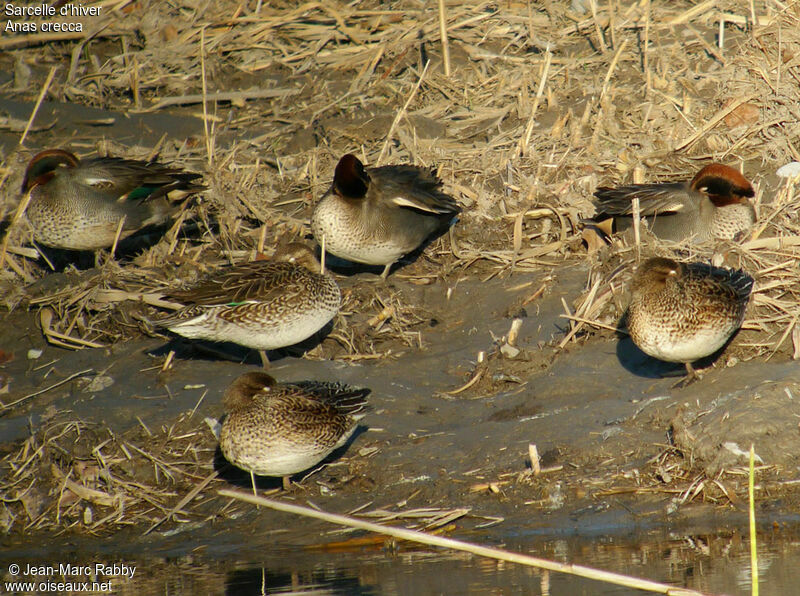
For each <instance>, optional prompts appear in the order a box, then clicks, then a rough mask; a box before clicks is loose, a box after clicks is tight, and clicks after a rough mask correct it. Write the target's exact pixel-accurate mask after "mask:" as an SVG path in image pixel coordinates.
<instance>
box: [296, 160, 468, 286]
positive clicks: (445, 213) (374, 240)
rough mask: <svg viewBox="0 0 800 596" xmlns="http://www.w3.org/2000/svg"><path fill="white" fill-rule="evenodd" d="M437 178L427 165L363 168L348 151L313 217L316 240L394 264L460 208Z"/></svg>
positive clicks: (349, 254)
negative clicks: (442, 189)
mask: <svg viewBox="0 0 800 596" xmlns="http://www.w3.org/2000/svg"><path fill="white" fill-rule="evenodd" d="M441 184H442V182H441V180H439V178H437V177H436V175H435V174H434V173H433V172H432V171H431V170H430V169H427V168H422V167H418V166H409V165H390V166H381V167H377V168H365V167H364V164H362V163H361V161H360V160H359V159H358V158H357V157H356V156H355V155H352V154H347V155H345V156H344V157H342V158H341V159H340V160H339V163H338V164H337V166H336V170H335V172H334V175H333V184H332V185H331V188H330V190H329V191H328V192H327V193H326V194H325V195H324V196H323V197H322V199H320V201H319V203H317V205H316V207H315V208H314V212H313V214H312V216H311V230H312V231H313V233H314V238H316V240H317V242H318V243H319V244H320V245H321V246H323V248H324V250H325V251H326V252H329V253H331V254H333V255H335V256H337V257H340V258H343V259H347V260H349V261H354V262H356V263H364V264H366V265H383V267H384V270H383V275H382V277H383V278H384V279H385V278H386V277H387V276H388V275H389V270H390V269H391V267H392V265H393V264H394V263H395V262H397V260H398V259H400V258H401V257H402V256H404V255H406V254H408V253H410V252H412V251H414V250H415V249H417V248H418V247H419V246H420V245H422V243H423V242H424V241H425V240H426V239H427V238H428V237H429V236H431V235H432V234H434V233H436V232H437V231H441V230H443V229H445V228H446V227H447V225H449V224H450V222H451V221H452V220H453V218H454V217H455V216H456V215H457V214H458V213H459V212H460V211H461V208H460V207H459V206H458V205H457V204H456V202H455V200H454V199H453V198H452V197H451V196H449V195H447V194H445V193H443V192H442V191H441V190H440V187H441Z"/></svg>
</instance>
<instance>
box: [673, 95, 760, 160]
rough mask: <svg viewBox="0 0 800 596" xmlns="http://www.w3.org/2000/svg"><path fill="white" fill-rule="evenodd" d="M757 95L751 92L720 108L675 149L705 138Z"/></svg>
mask: <svg viewBox="0 0 800 596" xmlns="http://www.w3.org/2000/svg"><path fill="white" fill-rule="evenodd" d="M757 95H758V93H751V94H750V95H745V96H744V97H740V98H739V99H737V100H736V101H734V102H732V103H731V104H730V105H729V106H728V107H727V108H724V109H722V110H720V111H719V112H717V115H716V116H714V117H713V118H712V119H711V120H709V121H708V122H706V125H705V126H704V127H703V128H701V129H699V130H697V131H695V133H694V134H692V135H691V136H689V138H687V139H686V140H684V141H683V142H681V143H679V144H678V145H677V146H676V147H675V148H674V149H673V151H682V150H683V149H688V148H689V146H690V145H692V144H694V143H695V142H696V141H697V140H698V139H701V138H703V137H704V136H705V135H706V133H707V132H708V131H709V130H711V129H712V128H714V127H715V126H716V125H717V124H719V123H720V122H721V121H722V119H723V118H725V116H727V115H728V114H730V113H731V112H733V111H734V110H735V109H736V108H738V107H739V106H740V105H742V104H743V103H747V102H748V101H750V100H751V99H753V98H754V97H756V96H757Z"/></svg>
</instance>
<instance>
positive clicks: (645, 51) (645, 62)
mask: <svg viewBox="0 0 800 596" xmlns="http://www.w3.org/2000/svg"><path fill="white" fill-rule="evenodd" d="M646 6H647V8H646V9H645V10H646V12H645V21H644V44H643V46H642V70H643V71H644V76H645V82H646V83H647V95H648V96H649V95H650V92H651V91H652V86H653V76H652V73H651V72H650V56H649V54H650V52H649V48H650V12H651V10H650V8H651V7H650V0H647V5H646Z"/></svg>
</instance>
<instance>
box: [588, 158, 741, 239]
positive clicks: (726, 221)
mask: <svg viewBox="0 0 800 596" xmlns="http://www.w3.org/2000/svg"><path fill="white" fill-rule="evenodd" d="M753 195H754V191H753V187H752V185H751V184H750V182H749V181H748V180H747V179H746V178H745V177H744V176H742V174H741V173H740V172H739V171H737V170H734V169H733V168H731V167H728V166H726V165H723V164H710V165H708V166H706V167H704V168H703V169H701V170H700V171H699V172H698V173H697V175H696V176H695V177H694V178H693V179H692V180H691V181H688V182H670V183H664V184H631V185H628V186H622V187H618V188H608V187H600V188H598V189H597V191H596V192H595V198H596V200H595V208H596V210H597V215H595V217H594V218H593V220H594V221H595V222H601V221H603V220H607V219H608V218H613V220H614V223H615V224H616V227H617V228H618V229H625V228H627V227H630V225H631V217H630V216H631V215H632V206H631V205H632V201H633V199H634V198H638V199H639V209H640V215H641V216H642V217H643V218H644V219H645V220H646V221H647V223H648V225H649V227H650V230H651V231H652V232H653V234H654V235H656V236H657V237H659V238H662V239H664V240H676V241H677V240H686V239H691V240H692V241H694V242H703V241H706V240H710V239H713V238H717V239H728V240H729V239H733V238H737V237H738V236H740V235H741V234H743V233H745V232H747V231H748V230H749V229H750V228H751V227H752V225H753V223H754V222H755V219H756V214H755V209H753V206H752V205H751V204H750V201H749V200H748V198H750V197H752V196H753Z"/></svg>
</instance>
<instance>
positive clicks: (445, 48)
mask: <svg viewBox="0 0 800 596" xmlns="http://www.w3.org/2000/svg"><path fill="white" fill-rule="evenodd" d="M439 35H440V36H441V39H442V61H443V62H444V76H446V77H449V76H450V42H449V41H448V40H447V7H446V6H445V4H444V0H439Z"/></svg>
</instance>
